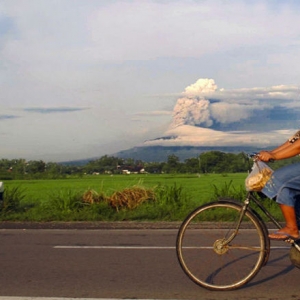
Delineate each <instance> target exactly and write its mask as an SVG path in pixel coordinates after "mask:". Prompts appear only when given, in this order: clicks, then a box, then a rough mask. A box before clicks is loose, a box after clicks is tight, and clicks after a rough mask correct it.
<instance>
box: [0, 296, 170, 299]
mask: <svg viewBox="0 0 300 300" xmlns="http://www.w3.org/2000/svg"><path fill="white" fill-rule="evenodd" d="M0 300H126V298H122V299H119V298H65V297H63V298H62V297H13V296H0ZM127 300H130V299H127ZM131 300H132V299H131ZM137 300H138V299H137ZM141 300H159V299H141ZM169 300H172V299H169ZM173 300H175V299H173Z"/></svg>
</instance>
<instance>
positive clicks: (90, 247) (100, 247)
mask: <svg viewBox="0 0 300 300" xmlns="http://www.w3.org/2000/svg"><path fill="white" fill-rule="evenodd" d="M53 248H55V249H120V250H124V249H134V250H145V249H154V250H169V249H175V247H157V246H54V247H53ZM0 300H1V299H0Z"/></svg>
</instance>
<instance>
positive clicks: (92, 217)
mask: <svg viewBox="0 0 300 300" xmlns="http://www.w3.org/2000/svg"><path fill="white" fill-rule="evenodd" d="M246 177H247V174H246V173H245V174H242V173H234V174H189V175H182V174H180V175H179V174H178V175H176V174H174V175H170V174H159V175H154V174H130V175H86V176H83V177H82V178H68V179H54V180H53V179H52V180H8V181H4V186H5V189H6V194H4V195H5V200H6V202H7V203H6V204H5V206H4V207H3V208H2V210H1V211H0V220H2V221H123V220H131V221H133V220H139V221H142V220H152V221H179V220H183V219H184V217H185V216H186V215H187V214H188V213H189V212H190V211H191V210H192V209H194V208H196V207H197V206H199V205H201V204H203V203H206V202H209V201H212V200H217V199H218V197H230V198H235V199H236V200H243V198H244V196H245V188H244V186H245V185H244V181H245V178H246ZM135 187H137V188H140V190H143V191H146V190H148V191H152V192H151V193H152V194H153V197H154V198H149V199H148V198H147V199H148V200H146V201H144V200H143V201H141V202H139V204H138V205H134V208H130V207H129V206H126V205H124V206H119V207H116V206H114V205H113V204H112V202H109V201H111V199H113V198H114V199H115V200H114V201H117V202H119V199H125V200H126V199H127V200H128V195H126V193H125V194H122V192H123V193H124V191H125V190H126V189H127V190H128V189H129V190H130V193H131V195H132V193H133V191H134V188H135ZM90 191H93V193H94V192H95V193H94V194H93V195H96V197H98V198H97V201H96V202H94V201H93V202H89V203H87V202H85V201H84V197H83V196H84V194H85V193H87V192H90ZM116 192H120V193H119V194H118V195H117V197H113V196H114V195H113V194H114V193H116ZM151 193H150V194H151ZM133 198H134V195H133ZM99 199H100V200H99ZM127 200H126V201H127ZM120 201H121V200H120ZM122 201H123V200H122ZM123 204H124V203H123ZM123 204H122V205H123ZM266 204H267V207H268V208H269V209H270V210H271V212H272V213H273V214H275V215H276V216H278V217H280V214H278V211H279V210H278V207H277V205H276V203H274V202H273V201H268V202H266Z"/></svg>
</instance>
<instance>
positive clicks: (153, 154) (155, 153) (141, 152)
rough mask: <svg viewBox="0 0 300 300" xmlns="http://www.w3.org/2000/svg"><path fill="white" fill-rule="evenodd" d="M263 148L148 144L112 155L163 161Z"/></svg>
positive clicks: (146, 160)
mask: <svg viewBox="0 0 300 300" xmlns="http://www.w3.org/2000/svg"><path fill="white" fill-rule="evenodd" d="M259 150H261V148H256V147H246V146H245V147H239V146H233V147H192V146H172V147H164V146H148V147H134V148H131V149H128V150H124V151H120V152H117V153H114V154H112V156H116V157H120V158H134V159H140V160H142V161H145V162H154V161H155V162H162V161H167V158H168V156H169V155H171V154H174V155H176V156H177V157H179V159H180V160H181V161H184V160H185V159H187V158H191V157H197V156H198V155H200V154H201V153H203V152H208V151H221V152H226V153H240V152H245V153H252V152H257V151H259Z"/></svg>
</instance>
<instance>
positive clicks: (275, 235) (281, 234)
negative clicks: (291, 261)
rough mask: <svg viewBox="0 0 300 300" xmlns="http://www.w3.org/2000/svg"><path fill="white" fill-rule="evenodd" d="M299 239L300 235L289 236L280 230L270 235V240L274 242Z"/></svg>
mask: <svg viewBox="0 0 300 300" xmlns="http://www.w3.org/2000/svg"><path fill="white" fill-rule="evenodd" d="M299 238H300V237H299V235H298V236H295V235H291V234H288V233H286V232H283V231H279V230H278V231H276V232H274V233H271V234H269V239H270V240H274V241H285V240H288V239H294V240H297V239H299Z"/></svg>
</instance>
